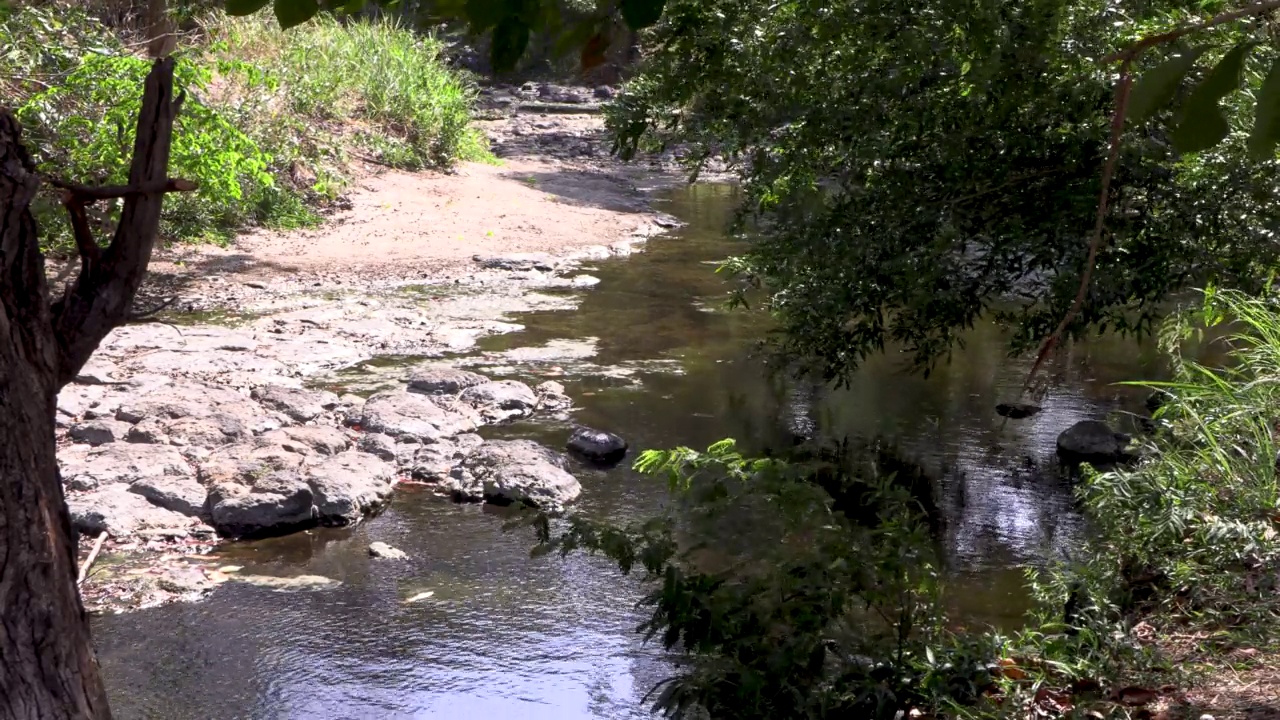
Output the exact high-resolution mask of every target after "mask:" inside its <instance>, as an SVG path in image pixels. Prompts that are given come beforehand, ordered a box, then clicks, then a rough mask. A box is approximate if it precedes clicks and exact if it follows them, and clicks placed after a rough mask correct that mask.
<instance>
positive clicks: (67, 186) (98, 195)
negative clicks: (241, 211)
mask: <svg viewBox="0 0 1280 720" xmlns="http://www.w3.org/2000/svg"><path fill="white" fill-rule="evenodd" d="M45 182H47V183H49V184H50V185H52V186H54V187H56V188H62V189H63V190H66V191H67V192H69V193H71V194H72V195H74V196H75V197H76V198H77V199H79V200H81V201H82V202H97V201H98V200H115V199H116V198H130V197H134V196H136V195H152V194H155V193H167V192H191V191H192V190H195V189H196V188H197V187H199V186H198V185H197V184H196V183H195V182H193V181H191V180H183V179H182V178H167V179H164V180H152V181H150V182H146V183H141V184H138V185H81V184H80V183H73V182H70V181H67V180H58V179H56V178H45ZM64 202H65V201H64Z"/></svg>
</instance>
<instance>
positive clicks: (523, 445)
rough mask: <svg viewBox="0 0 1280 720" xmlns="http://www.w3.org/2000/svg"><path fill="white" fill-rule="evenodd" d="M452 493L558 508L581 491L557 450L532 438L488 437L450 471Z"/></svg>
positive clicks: (467, 498)
mask: <svg viewBox="0 0 1280 720" xmlns="http://www.w3.org/2000/svg"><path fill="white" fill-rule="evenodd" d="M450 483H451V486H452V487H451V489H452V491H453V494H454V497H455V498H457V499H459V500H464V501H480V500H485V501H488V502H491V503H494V504H499V505H507V504H511V503H524V504H527V505H532V506H534V507H540V508H558V507H560V506H562V505H564V504H565V503H567V502H570V501H572V500H574V499H576V498H577V497H578V495H579V494H581V493H582V485H580V484H579V483H578V480H577V478H575V477H574V476H573V475H570V474H569V471H568V463H567V462H566V461H565V458H564V456H563V455H561V454H560V453H557V452H554V451H552V450H549V449H547V448H545V447H543V446H541V445H539V444H538V443H536V442H533V441H532V440H492V441H489V442H486V443H485V444H483V445H481V446H480V447H479V448H477V449H476V450H475V452H473V453H471V454H470V455H469V456H467V458H466V459H465V460H463V461H462V464H460V465H459V466H458V467H456V468H454V470H453V472H452V473H450Z"/></svg>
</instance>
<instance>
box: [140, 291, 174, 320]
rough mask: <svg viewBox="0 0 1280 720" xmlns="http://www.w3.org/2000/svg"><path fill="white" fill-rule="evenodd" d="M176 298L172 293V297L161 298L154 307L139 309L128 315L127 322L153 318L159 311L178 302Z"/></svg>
mask: <svg viewBox="0 0 1280 720" xmlns="http://www.w3.org/2000/svg"><path fill="white" fill-rule="evenodd" d="M178 300H179V298H178V296H177V295H174V296H173V297H170V298H166V299H164V300H161V301H160V302H159V303H157V304H156V305H155V306H154V307H151V308H147V309H146V310H139V311H138V312H135V313H132V314H131V315H129V322H131V323H140V322H147V321H149V320H151V319H153V318H154V317H155V316H156V315H157V314H158V313H159V312H160V311H162V310H165V309H166V308H169V307H171V306H172V305H173V304H174V303H176V302H178Z"/></svg>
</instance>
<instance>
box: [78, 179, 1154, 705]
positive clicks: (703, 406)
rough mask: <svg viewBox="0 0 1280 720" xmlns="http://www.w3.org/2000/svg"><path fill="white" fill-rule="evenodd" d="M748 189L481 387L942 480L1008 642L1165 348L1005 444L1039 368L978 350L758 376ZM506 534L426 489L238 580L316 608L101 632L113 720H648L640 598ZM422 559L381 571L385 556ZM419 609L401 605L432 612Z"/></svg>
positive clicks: (250, 559)
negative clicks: (836, 449) (929, 364)
mask: <svg viewBox="0 0 1280 720" xmlns="http://www.w3.org/2000/svg"><path fill="white" fill-rule="evenodd" d="M731 205H732V190H731V189H729V188H727V187H723V186H714V185H700V186H694V187H692V188H687V189H682V190H679V191H677V192H675V193H673V194H672V195H671V196H670V198H669V199H668V200H667V201H666V202H665V207H663V208H662V209H663V210H666V211H668V212H671V213H673V214H675V215H677V216H678V217H680V218H681V219H683V220H685V221H686V222H688V223H689V225H688V226H687V227H685V228H683V229H681V230H680V231H678V232H675V233H673V234H671V235H669V236H666V237H660V238H656V239H654V240H652V241H650V243H649V245H648V247H647V249H646V251H645V252H644V253H642V254H640V255H637V256H634V257H632V258H629V259H625V260H622V259H619V260H610V261H604V262H601V263H599V264H598V266H596V267H595V268H592V269H591V270H590V272H591V273H592V274H593V275H596V276H597V277H599V278H600V279H601V282H600V283H599V285H597V286H596V287H595V288H593V289H591V290H587V291H581V297H580V304H579V306H578V308H577V309H576V310H559V311H547V312H538V313H530V314H527V315H525V316H521V317H517V318H515V321H516V322H519V323H521V324H523V325H524V326H525V330H524V331H522V332H519V333H514V334H510V335H504V336H497V337H494V338H490V339H489V341H487V342H486V344H485V345H484V347H483V351H482V352H480V353H477V354H476V355H475V356H474V357H473V358H470V361H472V362H475V363H477V364H478V365H480V368H479V369H481V371H486V368H487V371H488V372H502V373H508V374H510V375H512V376H514V377H518V378H524V379H531V380H543V379H547V378H548V377H555V379H558V380H561V381H562V382H564V384H565V385H566V387H567V388H568V392H569V394H570V396H572V397H573V398H574V399H575V400H576V402H577V403H578V405H579V407H578V408H577V409H576V410H575V412H574V416H573V418H572V420H573V421H574V422H577V423H581V424H585V425H589V426H592V427H597V428H601V429H605V430H610V431H613V432H617V433H619V434H621V435H623V436H624V437H626V438H627V439H628V440H629V441H630V442H631V444H632V447H633V448H637V449H643V448H653V447H671V446H674V445H689V446H693V447H701V446H706V445H707V444H710V443H711V442H714V441H716V440H718V439H721V438H724V437H735V438H738V439H739V441H740V443H741V444H743V445H744V446H745V447H747V448H748V449H754V448H761V447H769V446H774V445H777V444H779V443H783V444H786V443H789V442H790V440H791V438H792V436H793V435H795V434H812V435H817V436H821V437H845V436H854V437H861V438H873V437H875V438H885V439H886V440H888V441H891V442H893V443H894V444H896V445H897V447H898V448H899V449H900V450H901V451H902V452H903V453H904V454H905V455H907V456H909V457H912V458H913V459H916V460H918V461H919V462H921V463H922V464H923V465H924V466H925V467H926V468H929V469H930V470H931V472H933V473H934V474H935V475H936V476H937V477H938V478H939V490H938V498H937V502H938V504H939V506H940V508H941V510H942V515H943V519H944V521H945V522H944V530H943V537H942V538H941V541H942V543H941V544H942V546H943V548H944V550H945V553H946V558H947V561H948V570H949V572H950V573H951V575H952V578H953V581H952V592H951V593H950V597H951V602H952V605H953V606H954V610H955V612H957V613H958V614H959V615H961V616H962V617H967V618H970V619H971V620H972V621H973V622H984V623H993V624H1008V623H1010V622H1012V621H1013V620H1015V619H1016V618H1017V617H1018V616H1019V615H1020V614H1021V612H1022V611H1023V609H1024V607H1025V600H1024V598H1023V593H1022V590H1021V574H1020V571H1019V570H1018V566H1019V565H1021V564H1024V563H1029V562H1036V561H1039V560H1043V559H1044V558H1046V557H1052V556H1053V555H1054V554H1055V553H1060V552H1062V551H1063V550H1064V549H1065V548H1067V547H1069V546H1070V545H1071V544H1072V542H1073V538H1074V537H1075V536H1076V535H1077V534H1078V533H1079V532H1080V530H1081V528H1080V523H1079V521H1078V518H1077V516H1076V515H1075V514H1074V511H1073V508H1072V500H1071V488H1070V485H1069V483H1068V482H1067V481H1066V480H1065V479H1063V478H1062V477H1061V476H1060V474H1059V473H1058V472H1057V469H1056V463H1055V460H1054V456H1053V448H1054V439H1055V437H1056V436H1057V434H1058V433H1059V432H1060V431H1061V430H1062V429H1064V428H1066V427H1067V426H1069V425H1070V424H1072V423H1073V422H1075V421H1077V420H1081V419H1086V418H1095V417H1101V416H1103V415H1104V414H1105V413H1107V412H1108V411H1111V410H1115V409H1129V410H1138V409H1140V408H1141V404H1142V398H1143V396H1144V394H1145V393H1143V392H1142V391H1141V390H1138V389H1124V388H1119V387H1117V386H1116V385H1114V383H1115V382H1116V381H1119V380H1127V379H1136V378H1146V377H1153V376H1156V375H1158V374H1160V372H1161V362H1160V360H1159V357H1158V355H1157V354H1156V353H1155V352H1154V350H1152V349H1151V348H1149V347H1145V346H1140V345H1136V344H1134V343H1133V342H1132V341H1126V340H1120V339H1104V340H1099V341H1095V342H1091V343H1088V344H1078V345H1076V346H1074V347H1072V348H1069V349H1068V350H1067V351H1066V352H1064V353H1062V354H1060V355H1059V357H1058V358H1056V360H1055V361H1054V364H1053V365H1052V366H1051V367H1050V368H1049V369H1048V372H1047V376H1048V377H1050V378H1051V379H1052V389H1051V390H1050V391H1049V393H1048V395H1047V396H1046V397H1045V398H1044V399H1043V402H1042V405H1043V406H1044V408H1045V409H1044V411H1043V412H1041V413H1040V414H1038V415H1036V416H1035V417H1033V418H1031V419H1028V420H1022V421H1009V422H1004V421H1003V419H1002V418H1000V417H998V416H997V415H996V414H995V413H994V412H993V408H994V406H995V404H996V403H997V402H1000V401H1002V400H1008V399H1010V398H1013V397H1014V396H1015V395H1016V392H1017V389H1018V387H1019V384H1020V383H1021V381H1022V379H1023V378H1024V376H1025V373H1026V370H1027V364H1028V362H1027V361H1026V360H1025V359H1014V360H1010V359H1009V358H1007V357H1006V352H1005V347H1006V346H1005V337H1004V335H1003V334H1002V333H1001V332H1000V331H999V330H998V329H997V328H995V327H992V326H979V327H978V328H976V329H975V330H974V331H973V332H972V333H971V334H970V335H969V336H968V338H967V342H966V347H965V349H964V350H963V351H961V352H958V353H957V354H956V355H955V357H954V358H953V359H952V360H951V361H950V362H949V363H948V364H945V365H942V366H940V367H939V368H938V369H937V370H936V371H935V372H934V373H933V374H932V375H931V376H930V377H929V378H928V379H924V378H921V377H919V376H912V375H908V374H907V373H906V371H905V367H906V366H905V361H903V360H902V359H900V358H898V357H896V356H894V355H892V354H889V355H886V356H884V357H879V358H876V359H874V360H873V361H871V362H869V363H867V365H866V366H865V367H864V368H863V369H862V370H861V371H860V373H859V374H858V376H857V377H856V378H855V381H854V382H853V384H852V386H851V387H849V388H847V389H844V390H841V391H838V392H833V391H826V390H824V389H822V388H820V387H817V386H813V385H806V384H794V383H783V382H781V381H778V380H776V379H772V380H771V379H770V378H769V376H768V374H767V373H766V371H765V368H764V364H763V363H762V362H761V360H760V359H759V358H756V357H754V352H753V349H754V343H755V341H756V340H758V339H759V338H761V337H762V335H763V332H764V330H763V328H764V321H763V319H762V318H760V317H758V316H755V315H752V314H750V313H748V312H725V311H723V310H720V309H719V304H720V303H721V302H722V299H723V295H724V290H725V286H724V284H723V280H722V278H721V277H720V276H718V275H716V274H715V272H714V270H715V261H717V260H720V259H723V258H724V257H726V256H728V255H731V254H733V253H734V252H736V251H737V250H738V246H737V245H736V243H735V241H734V240H732V239H729V238H727V237H726V236H725V235H724V233H723V227H724V224H725V220H726V218H727V216H728V213H729V211H730V208H731ZM568 432H569V426H568V425H567V424H565V423H545V422H544V423H526V424H518V425H510V426H505V427H500V428H491V429H490V431H489V434H490V435H492V436H499V435H500V436H508V437H511V436H516V437H532V438H536V439H538V440H540V441H543V442H545V443H547V444H549V445H553V446H559V445H562V444H563V442H564V440H565V438H566V437H567V435H568ZM579 475H580V478H581V479H582V481H583V486H584V492H583V496H582V498H581V500H580V501H579V503H578V505H577V508H576V509H577V510H579V511H582V512H588V513H592V514H596V515H600V516H605V517H612V518H617V519H623V518H627V517H632V516H636V515H641V514H644V513H646V512H648V511H650V510H652V509H653V508H655V507H656V506H657V504H658V503H660V502H661V500H662V497H663V494H664V493H663V489H662V487H661V483H660V481H658V480H655V479H650V478H644V477H641V476H638V475H636V474H635V473H633V472H632V471H630V470H629V469H627V468H626V467H621V468H617V469H614V470H610V471H591V470H586V469H581V472H580V473H579ZM504 519H505V518H504V514H503V512H502V511H497V510H492V509H488V508H485V507H481V506H474V505H454V504H451V503H449V502H446V501H443V500H440V499H437V498H435V497H434V496H432V495H430V494H428V493H426V492H423V491H421V490H420V489H415V488H413V487H405V488H403V489H402V490H400V491H399V492H398V494H397V496H396V499H395V501H394V503H393V504H392V505H391V507H390V508H389V509H388V510H387V511H386V512H384V513H383V514H381V515H380V516H378V517H376V518H374V519H372V520H370V521H369V522H367V523H364V524H362V525H360V526H358V527H356V528H354V529H346V530H315V531H311V532H306V533H300V534H297V535H292V536H288V537H284V538H277V539H273V540H266V541H259V542H254V543H244V544H237V545H234V546H231V547H230V548H229V549H228V551H227V552H226V555H227V558H228V559H227V562H229V563H234V564H237V565H244V566H245V572H253V573H258V574H275V575H299V574H313V575H323V576H326V577H329V578H333V579H336V580H339V581H341V582H342V584H341V585H339V586H337V587H332V588H327V589H323V590H316V591H312V592H276V591H272V590H270V589H267V588H261V587H254V586H249V585H242V584H236V583H228V584H226V585H223V586H221V587H220V588H219V589H218V590H216V591H215V592H214V594H213V595H212V596H211V597H210V598H209V599H208V600H207V601H205V602H201V603H196V604H186V605H184V604H179V605H171V606H166V607H161V608H156V609H152V610H146V611H142V612H137V613H133V614H128V615H119V616H104V617H99V618H96V619H95V626H94V632H95V637H96V639H97V642H98V645H99V648H100V651H99V652H100V660H101V662H102V666H103V671H104V673H105V675H106V679H107V682H108V686H109V688H110V691H111V695H112V702H113V706H114V708H115V712H116V716H117V717H120V718H125V719H130V718H163V719H165V720H197V719H199V720H214V719H222V718H237V719H238V718H263V719H267V718H270V719H283V718H304V717H306V718H353V719H354V718H456V719H459V720H462V719H465V718H485V719H496V718H521V719H529V720H535V719H538V718H548V719H551V718H554V719H556V720H572V719H574V718H631V717H635V718H640V717H648V716H649V715H648V711H647V708H646V707H645V704H644V702H643V701H642V698H643V696H644V694H645V693H646V692H647V691H648V690H649V689H650V688H651V687H652V686H653V685H654V684H655V683H656V682H658V681H659V680H661V679H663V678H664V677H665V676H666V675H667V674H669V672H670V665H669V663H668V662H667V661H666V660H665V659H664V658H663V657H662V654H661V652H660V651H659V650H658V649H657V648H654V647H647V646H644V645H643V644H642V643H641V642H640V640H639V638H638V637H637V636H636V635H635V634H634V632H633V629H634V627H635V625H636V624H637V623H638V622H639V621H640V619H641V617H640V615H639V614H638V613H637V611H636V610H635V609H634V603H635V601H636V599H637V598H638V597H639V596H640V592H641V589H640V587H639V586H638V584H637V582H636V581H635V580H634V579H632V578H624V577H621V576H620V575H619V574H618V573H617V572H616V571H615V570H614V569H612V568H611V567H610V566H609V565H608V564H607V563H604V562H602V561H598V560H594V559H591V558H583V557H571V558H567V559H560V558H547V557H544V558H538V559H530V558H529V553H528V551H529V547H530V545H531V542H532V541H531V538H530V536H529V535H528V534H527V533H525V532H521V531H516V532H504V531H503V529H502V526H503V523H504ZM375 540H381V541H385V542H388V543H390V544H391V545H394V546H395V547H398V548H401V549H403V550H405V551H406V552H407V553H408V554H409V560H408V561H404V562H374V561H371V560H370V558H369V557H368V555H367V553H366V550H365V549H366V547H367V546H368V544H369V543H370V542H372V541H375ZM428 590H429V591H432V592H433V593H434V594H433V595H432V597H431V598H430V599H428V600H426V601H422V602H417V603H412V604H405V603H404V602H403V601H404V599H406V598H408V597H410V596H412V595H415V594H417V593H419V592H423V591H428Z"/></svg>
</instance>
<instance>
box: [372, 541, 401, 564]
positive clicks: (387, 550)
mask: <svg viewBox="0 0 1280 720" xmlns="http://www.w3.org/2000/svg"><path fill="white" fill-rule="evenodd" d="M369 554H370V555H372V556H373V557H376V558H382V559H384V560H404V559H405V558H407V557H409V556H408V555H406V554H405V552H404V551H403V550H398V549H396V548H393V547H391V546H390V545H388V544H386V543H384V542H375V543H369Z"/></svg>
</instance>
